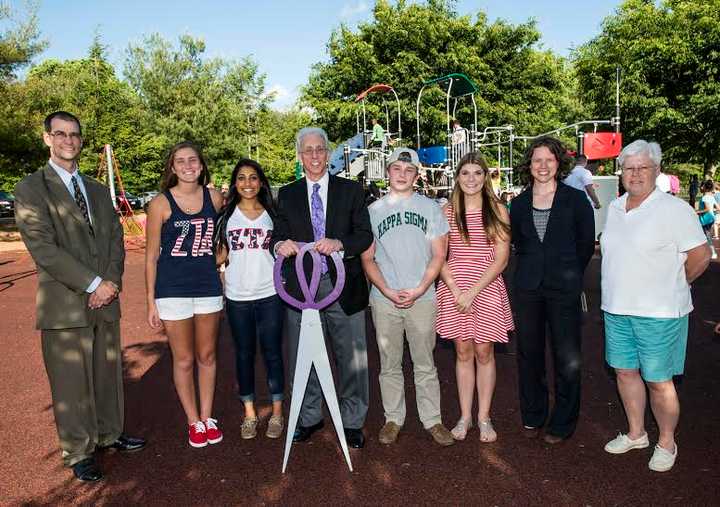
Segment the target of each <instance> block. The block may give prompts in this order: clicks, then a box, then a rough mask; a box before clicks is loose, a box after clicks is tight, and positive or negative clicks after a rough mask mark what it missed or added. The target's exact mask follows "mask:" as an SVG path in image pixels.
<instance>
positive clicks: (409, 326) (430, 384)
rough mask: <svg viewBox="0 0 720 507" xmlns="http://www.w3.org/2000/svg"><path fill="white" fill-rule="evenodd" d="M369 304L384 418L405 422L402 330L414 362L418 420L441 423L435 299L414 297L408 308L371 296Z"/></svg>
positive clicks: (425, 425)
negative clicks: (376, 350) (398, 306)
mask: <svg viewBox="0 0 720 507" xmlns="http://www.w3.org/2000/svg"><path fill="white" fill-rule="evenodd" d="M370 307H371V308H372V316H373V323H374V324H375V336H376V339H377V344H378V349H379V350H380V394H381V396H382V402H383V409H384V411H385V420H386V421H387V422H391V421H392V422H394V423H396V424H398V425H399V426H402V425H403V424H404V423H405V378H404V376H403V371H402V359H403V344H404V336H403V334H405V336H407V341H408V346H409V348H410V357H411V358H412V362H413V373H414V376H415V396H416V399H417V409H418V414H419V415H420V421H421V422H422V424H423V426H424V427H425V429H429V428H431V427H433V426H434V425H436V424H439V423H441V422H442V420H441V417H440V382H439V380H438V375H437V369H436V368H435V359H434V357H433V350H434V349H435V314H436V312H437V304H436V302H435V300H434V299H433V300H429V301H416V302H415V304H414V305H413V306H411V307H410V308H406V309H400V308H395V306H393V305H392V304H391V303H388V302H386V301H385V300H382V299H379V298H371V299H370ZM403 332H404V333H403Z"/></svg>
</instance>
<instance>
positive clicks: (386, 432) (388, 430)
mask: <svg viewBox="0 0 720 507" xmlns="http://www.w3.org/2000/svg"><path fill="white" fill-rule="evenodd" d="M398 433H400V426H399V425H398V424H396V423H394V422H392V421H388V422H386V423H385V424H384V425H383V427H382V428H381V429H380V433H379V434H378V440H380V443H381V444H385V445H390V444H394V443H395V441H396V440H397V438H398Z"/></svg>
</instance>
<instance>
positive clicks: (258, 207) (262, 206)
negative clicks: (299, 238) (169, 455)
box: [215, 158, 285, 439]
mask: <svg viewBox="0 0 720 507" xmlns="http://www.w3.org/2000/svg"><path fill="white" fill-rule="evenodd" d="M230 182H231V186H230V188H229V191H228V194H227V204H226V205H225V206H224V207H223V209H222V211H221V212H220V215H219V217H218V223H217V229H216V232H215V244H216V245H217V251H218V261H219V263H220V264H223V263H225V264H227V266H226V268H225V299H226V306H225V311H226V312H227V317H228V322H229V323H230V331H231V332H232V337H233V341H234V342H235V367H236V371H237V382H238V392H239V395H240V400H241V401H242V402H243V405H244V409H245V419H244V420H243V424H242V428H241V430H240V436H241V437H242V438H244V439H250V438H254V437H255V436H256V435H257V426H258V416H257V412H256V410H255V347H256V343H257V342H258V341H259V342H260V349H261V350H262V355H263V359H264V360H265V369H266V372H267V384H268V390H269V392H270V397H271V399H272V415H271V416H270V419H269V420H268V425H267V430H266V432H265V436H267V437H268V438H279V437H280V436H281V435H282V431H283V425H284V421H283V415H282V402H283V392H284V389H285V374H284V371H283V360H282V322H283V306H282V303H281V301H280V298H279V297H278V295H277V292H276V291H275V285H274V283H273V258H272V255H271V254H270V251H269V250H268V247H269V245H270V237H271V235H272V231H273V219H274V218H275V206H274V205H273V198H272V194H271V192H270V182H269V181H268V179H267V176H265V173H264V171H263V170H262V167H261V166H260V164H258V163H257V162H255V161H254V160H250V159H246V158H244V159H241V160H240V161H239V162H238V163H237V164H236V165H235V168H234V169H233V172H232V176H231V177H230Z"/></svg>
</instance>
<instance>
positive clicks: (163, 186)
mask: <svg viewBox="0 0 720 507" xmlns="http://www.w3.org/2000/svg"><path fill="white" fill-rule="evenodd" d="M183 148H190V149H191V150H193V151H194V152H195V154H196V155H197V156H198V159H200V165H202V172H201V173H200V177H199V178H198V185H200V186H203V187H204V186H206V185H207V184H208V183H210V171H208V167H207V163H206V162H205V157H203V154H202V150H201V149H200V147H199V146H198V145H197V144H195V143H193V142H191V141H183V142H181V143H177V144H176V145H175V146H173V147H172V148H170V152H169V153H168V156H167V158H166V159H165V170H164V171H163V175H162V178H160V191H161V192H164V191H165V190H168V189H170V188H172V187H174V186H175V185H177V183H178V177H177V174H175V173H174V172H173V164H174V163H175V154H176V153H177V152H178V151H180V150H182V149H183Z"/></svg>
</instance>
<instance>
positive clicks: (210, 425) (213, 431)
mask: <svg viewBox="0 0 720 507" xmlns="http://www.w3.org/2000/svg"><path fill="white" fill-rule="evenodd" d="M205 430H206V433H207V441H208V443H210V444H217V443H218V442H220V441H221V440H222V439H223V434H222V431H220V428H218V426H217V419H213V418H212V417H210V418H208V420H207V421H205Z"/></svg>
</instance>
